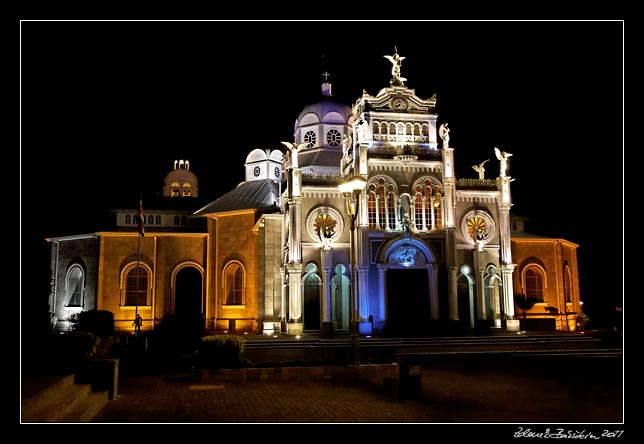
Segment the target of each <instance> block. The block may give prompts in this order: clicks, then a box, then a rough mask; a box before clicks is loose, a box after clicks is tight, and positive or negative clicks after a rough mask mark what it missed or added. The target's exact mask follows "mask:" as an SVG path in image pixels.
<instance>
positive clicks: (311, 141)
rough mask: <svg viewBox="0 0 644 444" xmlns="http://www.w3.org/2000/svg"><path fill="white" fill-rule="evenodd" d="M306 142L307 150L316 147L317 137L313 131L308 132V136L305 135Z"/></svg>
mask: <svg viewBox="0 0 644 444" xmlns="http://www.w3.org/2000/svg"><path fill="white" fill-rule="evenodd" d="M304 141H305V142H306V147H307V148H312V147H314V146H315V142H316V141H317V137H316V136H315V133H314V132H313V131H307V132H306V134H304Z"/></svg>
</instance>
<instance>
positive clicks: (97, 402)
mask: <svg viewBox="0 0 644 444" xmlns="http://www.w3.org/2000/svg"><path fill="white" fill-rule="evenodd" d="M75 379H76V375H74V374H71V375H66V376H58V377H49V378H48V379H44V378H40V379H37V378H25V379H23V381H22V386H23V390H22V408H21V422H22V423H37V422H58V423H77V422H89V421H91V420H92V419H93V418H94V416H95V415H96V414H97V413H98V412H99V411H100V410H101V409H102V408H103V406H105V404H107V403H108V401H109V390H102V391H92V384H89V383H88V384H76V383H74V380H75Z"/></svg>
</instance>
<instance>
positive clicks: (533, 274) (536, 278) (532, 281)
mask: <svg viewBox="0 0 644 444" xmlns="http://www.w3.org/2000/svg"><path fill="white" fill-rule="evenodd" d="M523 286H524V289H525V296H526V298H534V299H536V300H538V301H541V302H543V296H544V277H543V270H541V268H539V267H536V266H530V267H528V268H526V269H525V271H524V272H523Z"/></svg>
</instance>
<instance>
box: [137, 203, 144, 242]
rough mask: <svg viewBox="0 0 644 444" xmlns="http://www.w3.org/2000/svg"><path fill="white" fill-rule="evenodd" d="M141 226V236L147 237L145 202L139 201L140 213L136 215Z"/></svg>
mask: <svg viewBox="0 0 644 444" xmlns="http://www.w3.org/2000/svg"><path fill="white" fill-rule="evenodd" d="M136 216H137V219H138V224H139V236H141V237H143V236H145V216H144V215H143V200H142V199H139V211H138V212H137V214H136Z"/></svg>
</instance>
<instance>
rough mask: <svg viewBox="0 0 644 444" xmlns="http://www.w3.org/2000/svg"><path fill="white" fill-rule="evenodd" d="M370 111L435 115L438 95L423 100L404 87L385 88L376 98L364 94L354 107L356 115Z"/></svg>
mask: <svg viewBox="0 0 644 444" xmlns="http://www.w3.org/2000/svg"><path fill="white" fill-rule="evenodd" d="M368 111H376V112H387V113H419V114H425V113H426V114H433V113H435V112H436V95H434V96H432V97H431V98H430V99H427V100H425V99H421V98H420V97H418V96H416V94H415V91H414V90H413V89H409V88H407V87H404V86H403V87H400V86H392V87H388V88H383V89H381V90H380V92H379V93H378V95H377V96H375V97H374V96H371V95H369V94H367V93H366V92H363V95H362V97H361V98H360V99H358V101H357V102H356V104H355V105H354V113H357V114H358V115H359V114H362V113H363V112H368Z"/></svg>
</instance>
